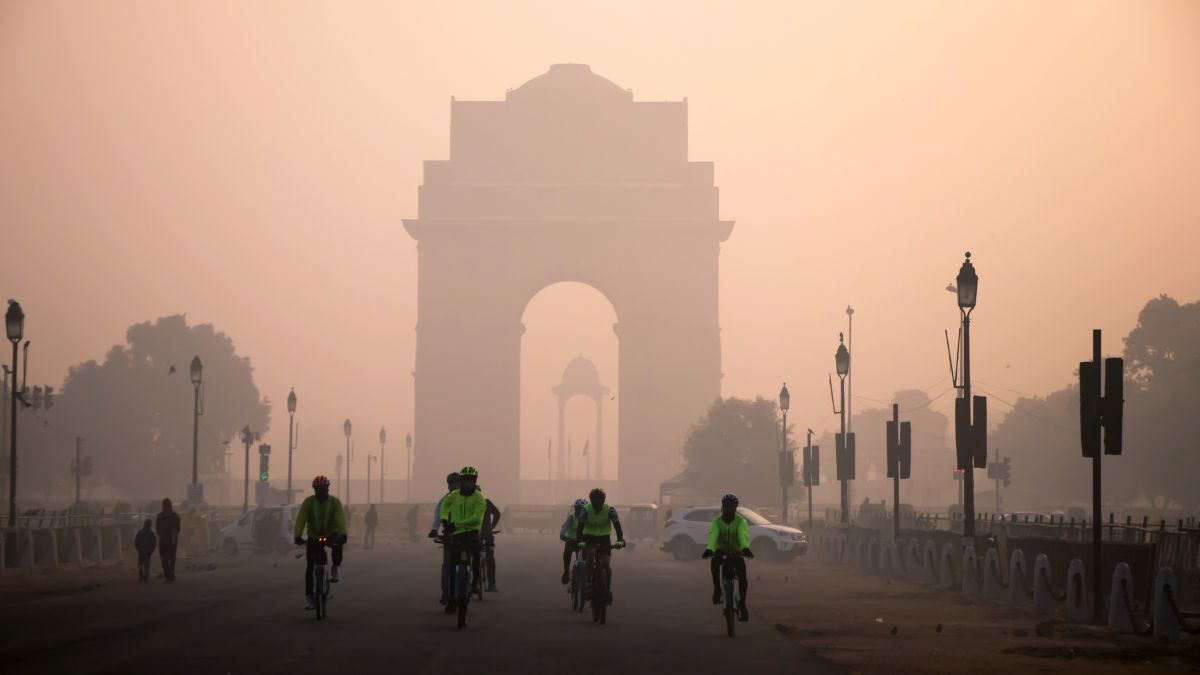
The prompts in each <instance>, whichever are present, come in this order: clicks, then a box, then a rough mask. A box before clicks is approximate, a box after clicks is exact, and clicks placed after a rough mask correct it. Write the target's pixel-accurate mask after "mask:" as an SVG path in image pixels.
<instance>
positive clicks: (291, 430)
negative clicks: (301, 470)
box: [287, 387, 296, 504]
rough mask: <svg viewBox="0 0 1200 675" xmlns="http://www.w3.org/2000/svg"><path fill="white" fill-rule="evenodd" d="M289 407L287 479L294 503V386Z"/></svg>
mask: <svg viewBox="0 0 1200 675" xmlns="http://www.w3.org/2000/svg"><path fill="white" fill-rule="evenodd" d="M287 408H288V480H287V501H288V503H289V504H291V503H292V450H294V449H296V443H295V435H294V434H295V431H296V388H295V387H292V391H291V392H290V393H289V394H288V397H287Z"/></svg>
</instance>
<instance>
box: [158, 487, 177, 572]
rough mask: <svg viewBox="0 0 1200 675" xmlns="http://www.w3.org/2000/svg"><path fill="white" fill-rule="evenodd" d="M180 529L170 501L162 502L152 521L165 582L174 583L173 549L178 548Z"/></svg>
mask: <svg viewBox="0 0 1200 675" xmlns="http://www.w3.org/2000/svg"><path fill="white" fill-rule="evenodd" d="M180 529H181V527H180V524H179V514H178V513H175V509H174V508H172V507H171V500H170V499H164V500H162V511H159V513H158V516H157V517H156V518H155V519H154V531H155V532H157V533H158V557H159V560H160V561H162V571H163V577H165V578H166V580H167V581H175V549H176V548H178V546H179V531H180Z"/></svg>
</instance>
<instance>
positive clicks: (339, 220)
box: [0, 0, 1200, 482]
mask: <svg viewBox="0 0 1200 675" xmlns="http://www.w3.org/2000/svg"><path fill="white" fill-rule="evenodd" d="M558 62H576V63H588V64H590V65H591V66H592V69H593V70H594V71H595V72H596V73H598V74H600V75H603V76H605V77H607V78H609V79H611V80H612V81H614V82H616V83H617V84H619V85H620V86H622V87H628V88H631V89H633V91H634V94H635V98H637V99H638V100H649V101H654V100H665V99H671V100H679V99H682V98H683V97H687V98H688V101H689V120H690V121H689V128H690V134H691V140H690V148H691V150H690V155H691V158H692V159H693V160H706V161H707V160H711V161H714V162H715V163H716V176H717V184H718V185H719V187H720V189H721V215H722V217H723V218H727V219H731V220H735V221H737V226H736V227H735V229H734V231H733V235H732V237H731V238H730V239H729V241H728V242H727V243H726V244H725V245H724V247H723V249H722V255H721V283H722V286H721V324H722V338H723V350H724V352H723V353H724V372H725V380H724V393H725V394H726V395H741V396H752V395H755V394H760V393H762V394H769V395H772V396H773V395H774V394H775V392H776V391H778V388H779V385H780V382H781V381H783V380H787V382H788V384H789V387H790V389H791V392H792V400H793V404H792V405H793V414H792V419H794V420H796V422H797V425H798V426H800V427H801V428H803V426H806V425H807V426H813V427H814V428H817V429H821V428H824V427H827V426H829V425H830V424H831V423H832V421H833V420H832V418H831V416H830V410H829V401H828V390H827V385H826V377H827V374H828V372H829V371H830V370H832V367H833V352H834V349H835V348H836V346H837V333H838V331H840V330H843V329H844V328H845V313H844V310H845V308H846V305H847V304H850V305H853V306H854V308H855V310H856V314H855V319H856V321H855V329H856V330H855V335H854V338H855V339H854V347H855V376H856V381H855V393H856V394H860V395H862V396H863V397H867V398H874V399H879V400H885V399H887V398H888V397H889V396H890V395H891V392H893V391H894V390H896V389H898V388H906V387H917V388H926V387H929V388H930V392H931V394H937V393H939V392H941V391H942V390H944V389H945V388H946V387H947V386H948V384H947V383H946V382H940V383H939V381H940V380H942V379H943V378H945V377H946V375H947V366H946V354H945V346H944V342H943V337H942V330H943V329H944V328H951V329H953V327H954V326H955V323H956V321H957V310H956V308H955V305H954V298H953V296H951V295H950V294H949V293H947V292H946V291H944V290H943V289H944V287H945V286H946V284H947V283H948V282H950V281H951V280H952V278H953V276H954V274H955V273H956V271H957V269H958V266H959V264H960V262H961V259H962V253H963V251H965V250H968V249H969V250H971V251H972V252H973V254H974V256H975V260H976V263H977V267H978V271H979V275H980V300H979V308H978V310H977V311H976V313H975V315H974V318H975V321H974V324H973V326H974V328H975V331H974V332H973V335H972V337H973V343H974V348H975V350H974V353H975V359H974V363H973V369H974V375H975V377H976V379H977V380H978V381H980V382H985V383H989V384H990V386H991V387H993V393H995V394H997V395H1000V396H1001V397H1004V398H1008V400H1012V399H1013V398H1015V397H1016V394H1015V393H1014V392H1017V391H1019V392H1026V393H1030V394H1044V393H1046V392H1048V391H1051V390H1053V389H1057V388H1059V387H1061V386H1063V385H1064V384H1066V383H1067V382H1068V381H1070V379H1071V378H1072V371H1073V370H1074V368H1075V367H1076V363H1077V362H1078V361H1079V360H1081V359H1083V358H1087V357H1088V356H1089V353H1090V332H1089V330H1090V329H1091V328H1093V327H1100V328H1103V329H1105V331H1106V337H1105V344H1106V350H1107V351H1113V352H1115V351H1118V350H1119V349H1120V344H1119V342H1118V338H1119V337H1120V336H1122V335H1124V334H1125V333H1126V332H1127V331H1128V330H1129V329H1130V328H1131V327H1132V325H1133V323H1134V321H1135V318H1136V313H1137V310H1138V309H1139V308H1140V307H1141V305H1142V304H1143V303H1144V302H1145V301H1146V300H1147V299H1149V298H1150V297H1152V296H1154V295H1156V294H1158V293H1169V294H1171V295H1173V296H1175V297H1176V298H1178V299H1179V300H1180V301H1194V300H1196V299H1197V298H1200V271H1198V269H1197V266H1196V262H1195V259H1194V256H1195V254H1196V252H1197V244H1198V243H1200V189H1198V186H1200V3H1196V2H1193V1H1191V0H1179V1H1178V2H1156V1H1149V0H1148V1H1145V2H1094V1H1090V0H1089V1H1085V0H1080V1H1078V2H1066V1H1062V2H1044V1H1037V2H1033V1H1030V2H1012V1H1004V2H950V1H946V2H878V3H845V2H827V3H810V2H741V3H696V2H692V1H691V0H682V1H672V2H612V1H604V2H564V1H562V0H556V1H553V2H536V3H534V2H503V3H501V2H437V3H428V2H412V3H401V2H378V3H374V2H370V3H368V2H356V3H335V2H324V3H318V2H255V3H244V2H236V3H235V2H170V3H164V2H157V1H149V0H148V1H145V2H117V1H114V2H58V1H46V0H37V1H35V0H8V1H7V2H4V3H3V4H0V228H2V233H3V235H4V238H3V244H2V245H3V249H2V250H3V251H4V260H3V263H0V265H2V269H0V292H2V293H3V294H4V296H5V297H15V298H18V299H20V300H21V302H22V304H23V306H24V307H25V310H26V313H27V315H28V321H27V334H28V335H29V337H30V338H31V339H32V340H33V343H34V347H33V350H32V354H33V356H32V359H33V362H32V364H31V379H32V380H36V381H38V382H49V383H51V384H58V383H59V382H60V381H61V379H62V377H63V376H64V375H65V372H66V368H67V367H68V366H69V365H71V364H74V363H77V362H80V361H83V360H86V359H91V358H97V359H98V358H102V357H103V355H104V353H105V351H106V350H107V349H108V348H109V346H111V345H112V344H115V343H118V342H121V341H122V340H123V334H124V330H125V328H126V327H127V326H129V325H130V324H132V323H135V322H139V321H144V320H149V319H154V318H156V317H158V316H161V315H165V314H172V313H178V312H185V313H187V315H188V317H189V319H190V320H191V321H193V322H211V323H214V324H215V325H216V326H217V327H218V328H219V329H220V330H223V331H225V332H227V333H228V334H230V335H231V336H232V337H233V338H234V340H235V342H236V344H237V346H238V349H239V351H240V352H241V353H242V354H246V355H249V356H250V357H251V358H252V359H253V363H254V366H255V367H256V370H257V381H258V383H259V386H260V387H261V388H262V389H263V391H264V392H265V393H266V394H267V395H269V396H270V397H271V399H272V400H273V401H275V402H276V405H277V406H278V407H277V413H276V421H277V423H276V428H275V438H274V441H275V442H276V443H284V442H285V441H283V440H280V438H279V436H278V432H279V431H280V429H282V430H283V432H284V433H286V424H282V425H281V424H279V423H278V422H279V421H281V420H285V416H284V415H283V414H280V413H281V412H282V403H283V399H284V398H285V397H286V395H287V392H288V387H289V386H293V385H294V386H295V387H296V391H297V394H298V396H299V397H300V408H299V413H298V415H297V418H298V419H299V420H301V424H302V427H303V429H304V432H303V434H302V437H301V446H302V447H301V450H300V452H299V455H298V456H299V460H298V462H299V464H298V471H299V472H300V473H301V474H303V473H311V472H315V471H318V470H319V471H331V470H332V469H331V464H330V462H329V459H330V458H331V456H332V454H333V451H334V450H336V449H338V448H339V445H340V443H341V440H342V439H341V420H342V419H343V418H345V417H347V416H349V417H352V418H353V419H354V421H355V424H356V429H362V430H364V431H365V430H370V433H369V434H368V435H366V436H365V437H363V439H362V442H360V444H359V448H360V453H361V452H362V449H363V448H364V444H368V445H369V444H370V443H368V439H373V438H374V435H375V433H376V431H377V428H378V426H379V425H380V424H384V425H386V426H387V427H388V428H389V430H390V431H391V432H392V438H393V439H396V440H399V439H400V438H402V437H403V434H404V432H405V431H406V430H407V429H408V428H409V425H410V423H411V410H412V378H411V376H410V371H411V370H412V364H413V350H414V333H413V326H414V324H415V322H416V316H415V309H416V289H415V282H416V273H415V263H416V245H415V242H414V241H413V240H411V239H410V238H409V236H408V235H407V233H406V232H405V231H404V230H403V228H402V225H401V218H404V217H413V216H415V215H416V210H417V208H416V199H417V186H418V185H419V184H420V183H421V181H422V174H421V170H422V166H421V162H422V160H424V159H443V158H446V157H447V155H448V151H449V148H448V137H449V134H448V130H449V99H450V96H452V95H455V96H457V97H459V98H461V99H493V100H495V99H502V98H503V97H504V92H505V90H506V89H507V88H510V87H517V86H519V85H520V84H522V83H523V82H525V81H526V80H528V79H530V78H532V77H534V76H536V75H538V74H540V73H542V72H544V71H545V70H546V69H547V68H548V66H549V65H550V64H552V63H558ZM525 320H526V325H527V332H526V337H525V339H526V345H525V349H524V350H523V351H524V353H525V357H526V370H525V373H527V374H528V380H527V382H526V385H525V386H524V387H523V391H524V393H523V400H524V404H525V406H526V407H527V408H531V407H532V406H534V405H536V403H537V400H538V398H537V397H540V396H542V395H543V393H539V390H540V391H541V392H544V402H543V404H542V405H544V411H543V409H539V410H536V411H535V410H532V409H529V410H526V412H525V415H524V420H525V422H526V427H527V428H526V429H525V430H523V434H522V435H523V438H524V439H525V440H524V441H523V443H524V444H525V454H526V456H527V457H529V458H530V459H534V458H539V459H540V457H542V456H544V452H545V443H546V440H545V439H546V438H547V435H548V434H549V433H551V432H552V431H553V430H554V427H555V422H554V408H555V404H554V400H553V398H552V397H551V395H550V394H549V391H548V386H549V384H553V383H554V382H556V381H557V379H558V377H559V375H560V374H561V371H562V368H563V366H564V365H565V363H566V360H567V359H568V358H570V357H571V356H574V355H575V354H577V353H578V352H580V351H583V352H584V353H586V354H588V355H589V356H593V357H594V359H595V360H596V361H597V364H598V365H600V366H601V377H602V379H604V380H605V382H606V384H608V385H609V386H610V387H612V388H613V389H614V390H615V389H616V385H617V382H616V360H615V358H616V352H615V350H616V341H615V338H614V337H613V335H612V333H611V328H610V327H611V323H612V322H613V321H614V320H615V317H614V315H613V314H612V309H611V307H609V306H608V305H607V303H606V301H605V300H604V299H603V298H602V296H599V294H598V293H595V292H593V291H591V290H589V289H587V288H586V287H578V286H561V287H553V288H552V289H550V290H548V291H546V292H545V293H544V294H543V295H539V296H538V297H537V298H535V300H534V302H533V303H532V304H531V305H530V308H529V309H528V310H527V312H526V316H525ZM952 332H953V331H952ZM952 337H953V335H952ZM536 345H541V347H537V348H534V346H536ZM543 385H545V386H543ZM1002 388H1003V389H1002ZM1009 397H1011V398H1009ZM948 400H949V397H945V398H944V399H941V400H940V401H939V405H940V403H941V401H947V402H948ZM579 403H580V405H579V407H578V410H579V411H580V413H579V415H578V418H579V421H578V423H577V425H575V426H574V427H573V429H574V431H573V433H575V434H577V436H576V438H582V437H584V436H586V434H587V433H588V427H589V426H590V425H591V424H592V422H591V417H590V416H591V413H590V411H588V410H587V408H586V406H583V405H582V401H580V402H579ZM869 404H870V401H868V400H866V399H863V400H859V401H857V402H856V404H855V405H856V406H858V407H864V406H866V405H869ZM471 405H472V402H471V401H469V400H465V401H464V406H463V415H464V418H469V415H470V408H471ZM1003 409H1004V407H1003V406H1002V405H997V407H996V408H995V410H996V411H997V412H999V411H1000V410H1003ZM610 411H611V412H612V413H614V414H613V415H612V416H611V417H613V418H615V412H616V408H615V404H614V405H613V406H612V407H611V408H610ZM612 422H613V424H615V419H614V420H612ZM608 438H609V439H610V443H613V444H615V439H616V435H615V433H613V434H611V435H609V436H608ZM576 442H577V443H578V442H579V441H576ZM393 447H394V448H398V447H400V444H399V443H395V444H394V445H393ZM577 449H578V448H577ZM610 449H615V448H613V447H612V446H611V445H610ZM613 463H615V462H613ZM360 466H361V465H360ZM393 466H395V465H393ZM364 470H365V469H364ZM543 471H544V469H543V468H542V467H541V466H535V465H530V466H528V467H526V469H525V471H524V473H525V474H526V475H527V476H531V477H533V476H541V475H544V473H543ZM391 473H392V475H393V477H397V478H398V477H400V476H399V475H398V473H396V472H395V470H393V471H392V472H391ZM484 481H485V482H486V478H485V479H484Z"/></svg>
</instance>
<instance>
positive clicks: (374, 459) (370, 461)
mask: <svg viewBox="0 0 1200 675" xmlns="http://www.w3.org/2000/svg"><path fill="white" fill-rule="evenodd" d="M378 460H379V458H378V457H376V456H375V455H367V505H368V506H370V505H371V464H373V463H375V462H377V461H378Z"/></svg>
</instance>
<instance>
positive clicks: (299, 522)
mask: <svg viewBox="0 0 1200 675" xmlns="http://www.w3.org/2000/svg"><path fill="white" fill-rule="evenodd" d="M312 487H313V493H314V494H312V495H310V496H309V497H307V498H305V500H304V502H303V503H301V504H300V509H299V510H298V511H297V512H296V526H295V528H294V530H293V532H292V534H293V535H294V536H295V538H296V545H297V546H303V545H304V544H305V541H304V531H305V530H306V529H307V530H308V542H307V543H308V549H307V551H306V552H305V556H304V557H305V565H304V609H312V608H313V607H315V606H316V605H315V598H314V597H313V579H312V572H313V564H314V563H315V562H316V561H317V560H318V559H320V558H322V557H323V556H324V551H322V550H321V547H322V546H325V545H326V544H322V543H320V542H318V541H316V540H317V539H320V538H321V537H324V538H326V539H327V540H328V541H329V543H328V544H327V545H328V546H329V548H331V549H333V569H332V570H331V571H330V574H329V580H330V581H340V580H341V575H340V574H339V569H340V568H341V565H342V545H343V544H345V543H346V512H345V511H344V510H343V509H342V502H341V501H340V500H339V499H338V498H337V497H334V496H333V495H331V494H329V479H328V478H326V477H325V476H317V477H316V478H314V479H313V482H312Z"/></svg>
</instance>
